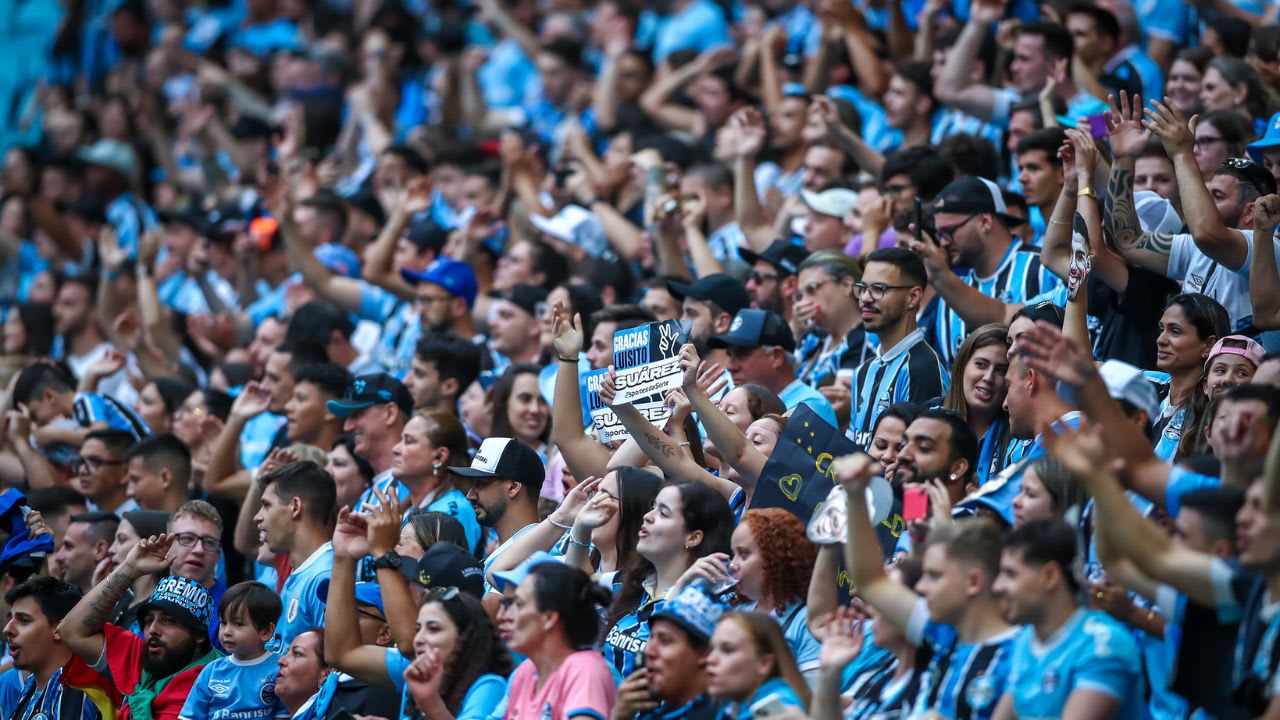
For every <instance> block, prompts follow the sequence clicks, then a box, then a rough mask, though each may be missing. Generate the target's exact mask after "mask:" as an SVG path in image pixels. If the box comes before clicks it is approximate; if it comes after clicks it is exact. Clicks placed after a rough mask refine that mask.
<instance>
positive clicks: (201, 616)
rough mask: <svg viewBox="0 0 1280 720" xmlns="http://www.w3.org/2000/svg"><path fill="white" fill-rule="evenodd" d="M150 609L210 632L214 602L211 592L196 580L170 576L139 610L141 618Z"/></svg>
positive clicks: (164, 579) (162, 581)
mask: <svg viewBox="0 0 1280 720" xmlns="http://www.w3.org/2000/svg"><path fill="white" fill-rule="evenodd" d="M148 608H155V609H157V610H161V611H163V612H164V613H165V614H167V615H170V616H171V617H174V618H177V619H178V620H181V621H182V622H184V623H186V625H187V626H188V627H192V628H196V629H198V630H201V631H204V632H208V629H209V619H210V616H211V615H212V611H213V602H212V600H211V599H210V598H209V591H208V590H205V589H204V586H203V585H201V584H200V583H198V582H196V581H195V580H191V579H189V578H184V577H178V576H177V575H169V576H167V577H164V578H161V579H160V582H159V584H157V585H156V589H155V591H154V592H152V593H151V599H150V600H148V601H147V602H145V603H143V605H142V606H141V607H139V608H138V615H139V617H141V616H142V613H143V612H145V611H146V610H147V609H148Z"/></svg>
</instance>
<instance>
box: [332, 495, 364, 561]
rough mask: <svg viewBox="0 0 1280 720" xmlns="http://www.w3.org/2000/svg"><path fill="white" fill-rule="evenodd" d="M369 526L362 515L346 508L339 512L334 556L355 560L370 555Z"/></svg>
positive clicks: (335, 529) (334, 533)
mask: <svg viewBox="0 0 1280 720" xmlns="http://www.w3.org/2000/svg"><path fill="white" fill-rule="evenodd" d="M368 529H369V524H368V522H367V521H366V520H365V518H364V517H363V516H362V515H361V514H360V513H353V512H351V507H350V506H346V507H343V508H342V509H341V510H339V511H338V525H337V527H335V528H334V531H333V554H334V555H335V556H337V557H345V558H351V559H353V560H356V559H359V558H362V557H364V556H365V555H368V554H369V541H368V539H367V536H368Z"/></svg>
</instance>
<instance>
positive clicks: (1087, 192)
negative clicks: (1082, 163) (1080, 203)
mask: <svg viewBox="0 0 1280 720" xmlns="http://www.w3.org/2000/svg"><path fill="white" fill-rule="evenodd" d="M1076 197H1078V198H1081V197H1091V198H1093V199H1095V200H1096V199H1098V193H1096V192H1094V191H1093V188H1091V187H1083V188H1080V189H1079V190H1077V191H1076Z"/></svg>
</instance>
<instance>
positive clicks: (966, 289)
mask: <svg viewBox="0 0 1280 720" xmlns="http://www.w3.org/2000/svg"><path fill="white" fill-rule="evenodd" d="M995 222H999V221H998V220H997V221H995ZM867 242H868V240H867V239H866V238H864V239H863V241H862V244H863V245H866V244H867ZM908 242H909V245H910V247H911V250H912V252H914V253H915V254H916V255H918V256H920V260H921V261H923V262H924V267H925V270H926V271H927V272H928V275H929V284H930V285H931V286H933V289H934V290H936V291H937V293H938V295H940V296H941V297H942V299H943V300H945V301H946V303H947V307H949V308H951V309H952V310H955V311H956V312H957V313H958V314H959V315H960V318H961V319H962V320H964V321H965V322H966V323H968V324H969V325H970V326H972V327H978V326H980V325H987V324H989V323H1004V324H1006V325H1007V324H1008V323H1009V322H1010V321H1011V320H1012V319H1013V315H1014V313H1016V312H1018V309H1019V308H1021V307H1022V304H1021V303H1015V304H1005V303H1003V302H1000V301H999V300H997V299H996V298H993V297H990V296H988V295H984V294H983V293H982V291H980V290H978V289H977V288H975V287H970V286H968V285H966V284H965V283H964V281H963V280H961V279H960V276H959V275H956V273H955V271H954V270H952V269H951V265H950V263H949V261H948V260H947V251H946V250H944V249H943V248H942V246H941V245H939V244H938V243H937V242H936V241H934V239H933V238H931V237H929V236H928V235H921V239H920V240H916V239H915V238H914V237H912V238H911V239H910V240H909V241H908Z"/></svg>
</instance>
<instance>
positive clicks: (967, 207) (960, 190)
mask: <svg viewBox="0 0 1280 720" xmlns="http://www.w3.org/2000/svg"><path fill="white" fill-rule="evenodd" d="M933 211H934V212H935V213H953V214H956V215H979V214H982V213H990V214H992V215H995V216H996V217H998V218H1000V220H1001V221H1003V222H1004V223H1005V224H1006V225H1018V224H1021V223H1022V220H1020V219H1019V218H1016V217H1014V216H1012V215H1010V214H1009V207H1008V206H1007V205H1005V202H1004V193H1002V192H1000V187H999V186H998V185H996V184H995V183H993V182H991V181H990V180H987V179H986V178H980V177H974V176H969V177H963V178H960V179H959V180H952V181H951V182H949V183H947V186H946V187H944V188H942V191H941V192H939V193H938V199H936V200H934V201H933Z"/></svg>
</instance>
